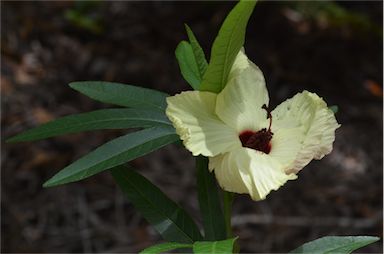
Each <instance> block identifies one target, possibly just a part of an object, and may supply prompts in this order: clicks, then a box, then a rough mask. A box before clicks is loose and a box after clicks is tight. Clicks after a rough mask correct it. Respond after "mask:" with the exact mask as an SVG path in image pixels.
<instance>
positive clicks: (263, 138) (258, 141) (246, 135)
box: [239, 105, 273, 154]
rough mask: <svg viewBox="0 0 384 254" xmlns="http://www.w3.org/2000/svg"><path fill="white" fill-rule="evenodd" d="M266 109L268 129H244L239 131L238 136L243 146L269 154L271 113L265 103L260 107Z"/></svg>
mask: <svg viewBox="0 0 384 254" xmlns="http://www.w3.org/2000/svg"><path fill="white" fill-rule="evenodd" d="M262 108H263V109H265V110H266V111H267V118H269V127H268V130H267V129H266V128H263V129H261V130H259V131H256V132H255V131H251V130H245V131H243V132H241V133H240V135H239V138H240V141H241V144H242V145H243V147H248V148H251V149H255V150H257V151H261V152H263V153H266V154H269V153H270V152H271V148H272V146H271V139H272V136H273V132H272V131H271V125H272V115H271V113H270V111H269V110H268V108H267V106H266V105H263V107H262Z"/></svg>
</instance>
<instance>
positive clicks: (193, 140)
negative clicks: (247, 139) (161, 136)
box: [166, 91, 241, 156]
mask: <svg viewBox="0 0 384 254" xmlns="http://www.w3.org/2000/svg"><path fill="white" fill-rule="evenodd" d="M167 104H168V106H167V109H166V114H167V116H168V118H169V119H170V120H171V122H172V123H173V126H174V127H175V129H176V132H177V134H178V135H179V136H180V138H181V140H183V144H184V145H185V147H186V148H187V149H188V150H189V151H191V152H192V154H193V155H194V156H197V155H199V154H202V155H204V156H215V155H218V154H220V153H225V152H227V151H230V150H232V149H235V148H237V147H241V142H240V140H239V138H238V134H237V133H236V131H235V130H234V129H232V128H230V127H229V126H226V125H225V124H224V123H223V122H222V121H221V120H220V119H219V118H218V117H217V116H216V115H215V112H214V109H215V104H216V94H214V93H210V92H199V91H188V92H182V93H181V94H178V95H175V96H171V97H168V98H167Z"/></svg>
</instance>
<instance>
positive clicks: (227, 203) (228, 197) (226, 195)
mask: <svg viewBox="0 0 384 254" xmlns="http://www.w3.org/2000/svg"><path fill="white" fill-rule="evenodd" d="M234 196H235V194H234V193H232V192H228V191H224V192H223V208H224V209H223V210H224V220H225V230H226V234H227V239H229V238H232V237H233V232H232V225H231V216H232V203H233V198H234Z"/></svg>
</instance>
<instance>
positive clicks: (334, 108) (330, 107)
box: [328, 105, 339, 114]
mask: <svg viewBox="0 0 384 254" xmlns="http://www.w3.org/2000/svg"><path fill="white" fill-rule="evenodd" d="M328 108H329V109H330V110H332V112H333V114H336V113H337V112H338V111H339V107H338V106H337V105H333V106H329V107H328Z"/></svg>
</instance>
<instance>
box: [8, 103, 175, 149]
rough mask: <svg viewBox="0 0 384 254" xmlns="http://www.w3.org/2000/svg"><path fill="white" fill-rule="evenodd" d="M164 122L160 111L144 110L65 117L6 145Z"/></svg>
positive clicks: (21, 135)
mask: <svg viewBox="0 0 384 254" xmlns="http://www.w3.org/2000/svg"><path fill="white" fill-rule="evenodd" d="M170 125H171V123H170V122H169V120H168V118H167V117H166V116H165V114H163V113H162V112H160V111H157V110H156V111H153V110H148V109H126V108H121V109H101V110H96V111H92V112H87V113H82V114H76V115H69V116H65V117H62V118H59V119H57V120H54V121H52V122H49V123H46V124H43V125H41V126H39V127H36V128H34V129H31V130H27V131H25V132H23V133H21V134H19V135H17V136H14V137H12V138H10V139H8V140H7V142H20V141H32V140H39V139H44V138H49V137H54V136H58V135H63V134H69V133H76V132H81V131H90V130H101V129H124V128H139V127H143V128H146V127H154V126H170Z"/></svg>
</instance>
